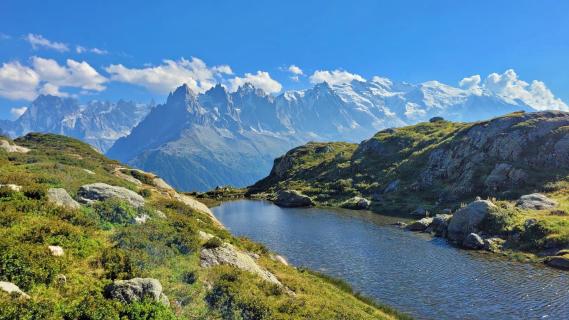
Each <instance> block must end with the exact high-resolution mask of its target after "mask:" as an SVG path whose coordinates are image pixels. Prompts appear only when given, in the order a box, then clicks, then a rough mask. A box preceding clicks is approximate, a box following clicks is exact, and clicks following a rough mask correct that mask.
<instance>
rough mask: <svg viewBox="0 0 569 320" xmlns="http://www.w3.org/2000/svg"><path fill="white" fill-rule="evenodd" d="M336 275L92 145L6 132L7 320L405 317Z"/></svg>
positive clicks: (2, 243)
mask: <svg viewBox="0 0 569 320" xmlns="http://www.w3.org/2000/svg"><path fill="white" fill-rule="evenodd" d="M339 283H340V282H338V281H334V280H333V279H330V278H327V277H324V276H321V275H319V274H317V273H314V272H311V271H309V270H305V269H296V268H294V267H291V266H288V265H287V264H286V262H285V261H284V260H283V259H282V258H279V257H278V256H277V255H276V254H274V253H271V252H269V251H268V250H267V249H266V248H264V247H263V246H261V245H259V244H256V243H253V242H251V241H249V240H247V239H244V238H236V237H234V236H232V235H231V234H230V233H229V232H228V231H227V230H225V229H224V227H223V226H222V225H221V224H220V223H219V222H218V221H217V220H216V219H215V217H214V216H213V215H212V214H211V211H210V210H209V209H208V208H207V207H206V206H205V205H203V204H202V203H200V202H198V201H196V200H194V199H193V198H192V197H190V196H188V195H185V194H181V193H178V192H176V191H175V190H174V189H173V188H171V187H170V186H169V185H168V184H166V183H165V182H164V181H163V180H162V179H160V178H159V177H157V176H155V175H153V174H150V173H147V172H144V171H140V170H135V169H131V168H128V167H125V166H122V165H121V164H120V163H118V162H116V161H111V160H109V159H107V158H105V157H104V156H102V155H101V154H99V153H98V152H96V151H95V150H93V149H92V148H91V147H90V146H88V145H87V144H84V143H81V142H78V141H76V140H73V139H70V138H65V137H62V136H57V135H52V134H28V135H26V136H24V137H22V138H19V139H17V140H15V141H10V140H8V139H1V140H0V319H395V318H398V317H400V316H399V315H397V314H396V313H395V312H393V311H391V310H389V309H388V308H386V307H380V306H377V305H374V304H373V303H370V302H369V301H367V300H366V299H364V298H361V297H357V296H355V295H353V294H352V293H351V291H350V289H349V288H348V287H346V286H344V285H341V283H340V285H338V284H339Z"/></svg>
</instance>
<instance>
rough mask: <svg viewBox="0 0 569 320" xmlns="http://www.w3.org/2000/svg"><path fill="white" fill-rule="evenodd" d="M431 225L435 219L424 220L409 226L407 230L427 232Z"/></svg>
mask: <svg viewBox="0 0 569 320" xmlns="http://www.w3.org/2000/svg"><path fill="white" fill-rule="evenodd" d="M431 223H433V218H423V219H421V220H417V221H415V222H413V223H411V224H409V225H408V226H407V227H405V228H406V229H407V230H409V231H425V230H426V229H427V228H428V227H429V226H430V225H431Z"/></svg>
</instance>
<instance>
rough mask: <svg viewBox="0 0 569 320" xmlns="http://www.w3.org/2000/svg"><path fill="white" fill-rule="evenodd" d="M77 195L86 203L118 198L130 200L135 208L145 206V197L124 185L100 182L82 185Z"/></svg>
mask: <svg viewBox="0 0 569 320" xmlns="http://www.w3.org/2000/svg"><path fill="white" fill-rule="evenodd" d="M77 195H78V196H79V197H80V199H81V201H82V202H85V203H92V202H94V201H104V200H107V199H111V198H117V199H120V200H123V201H126V202H128V203H129V204H130V205H131V206H133V207H135V208H140V207H142V206H144V198H143V197H142V196H141V195H139V194H138V193H136V192H134V191H132V190H128V189H126V188H123V187H117V186H111V185H108V184H106V183H100V182H97V183H92V184H86V185H83V186H81V188H79V191H78V192H77Z"/></svg>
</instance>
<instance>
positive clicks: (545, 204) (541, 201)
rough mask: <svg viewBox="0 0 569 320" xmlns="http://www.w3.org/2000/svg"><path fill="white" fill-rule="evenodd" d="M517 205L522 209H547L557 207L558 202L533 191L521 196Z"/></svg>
mask: <svg viewBox="0 0 569 320" xmlns="http://www.w3.org/2000/svg"><path fill="white" fill-rule="evenodd" d="M516 206H517V207H519V208H522V209H531V210H545V209H551V208H554V207H556V206H557V202H556V201H555V200H552V199H549V198H548V197H546V196H545V195H543V194H541V193H532V194H526V195H524V196H521V197H520V199H519V200H518V202H517V203H516Z"/></svg>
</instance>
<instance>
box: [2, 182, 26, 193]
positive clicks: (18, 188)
mask: <svg viewBox="0 0 569 320" xmlns="http://www.w3.org/2000/svg"><path fill="white" fill-rule="evenodd" d="M0 188H8V189H10V190H12V191H16V192H20V191H22V186H19V185H17V184H11V183H8V184H0Z"/></svg>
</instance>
